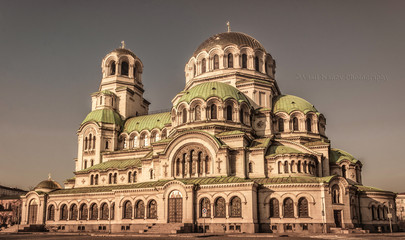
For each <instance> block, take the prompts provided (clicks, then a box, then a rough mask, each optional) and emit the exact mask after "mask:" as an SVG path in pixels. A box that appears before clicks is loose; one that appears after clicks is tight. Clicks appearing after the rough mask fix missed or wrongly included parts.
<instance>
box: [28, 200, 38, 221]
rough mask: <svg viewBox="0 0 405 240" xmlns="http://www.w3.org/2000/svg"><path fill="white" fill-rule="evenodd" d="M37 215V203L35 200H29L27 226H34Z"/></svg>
mask: <svg viewBox="0 0 405 240" xmlns="http://www.w3.org/2000/svg"><path fill="white" fill-rule="evenodd" d="M37 215H38V203H37V201H35V199H33V200H31V202H30V204H29V206H28V224H36V223H37Z"/></svg>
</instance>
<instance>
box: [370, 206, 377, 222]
mask: <svg viewBox="0 0 405 240" xmlns="http://www.w3.org/2000/svg"><path fill="white" fill-rule="evenodd" d="M371 218H372V219H373V220H376V214H375V207H374V206H371Z"/></svg>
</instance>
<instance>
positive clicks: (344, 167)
mask: <svg viewBox="0 0 405 240" xmlns="http://www.w3.org/2000/svg"><path fill="white" fill-rule="evenodd" d="M342 176H343V177H344V178H346V165H343V166H342Z"/></svg>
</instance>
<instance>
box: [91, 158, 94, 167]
mask: <svg viewBox="0 0 405 240" xmlns="http://www.w3.org/2000/svg"><path fill="white" fill-rule="evenodd" d="M93 165H94V160H93V159H92V160H91V161H90V166H91V167H93Z"/></svg>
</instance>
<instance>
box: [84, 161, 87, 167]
mask: <svg viewBox="0 0 405 240" xmlns="http://www.w3.org/2000/svg"><path fill="white" fill-rule="evenodd" d="M84 168H85V169H86V168H87V160H84Z"/></svg>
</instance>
